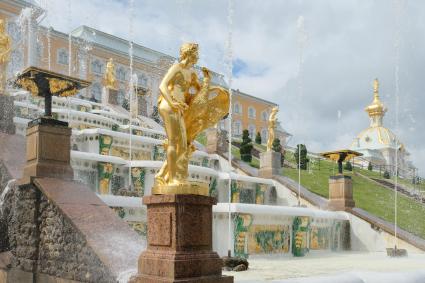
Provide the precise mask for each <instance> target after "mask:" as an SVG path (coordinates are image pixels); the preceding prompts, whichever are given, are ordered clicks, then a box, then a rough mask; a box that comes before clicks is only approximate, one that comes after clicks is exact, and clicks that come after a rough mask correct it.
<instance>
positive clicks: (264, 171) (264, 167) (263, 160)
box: [258, 151, 282, 178]
mask: <svg viewBox="0 0 425 283" xmlns="http://www.w3.org/2000/svg"><path fill="white" fill-rule="evenodd" d="M281 169H282V166H281V153H280V152H275V151H266V152H262V153H260V169H259V170H258V176H259V177H262V178H272V177H273V175H280V173H281V172H280V170H281Z"/></svg>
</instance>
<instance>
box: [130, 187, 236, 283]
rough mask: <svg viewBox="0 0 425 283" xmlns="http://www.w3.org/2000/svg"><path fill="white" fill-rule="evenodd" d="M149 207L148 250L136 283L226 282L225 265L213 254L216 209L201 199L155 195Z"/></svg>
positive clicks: (229, 279)
mask: <svg viewBox="0 0 425 283" xmlns="http://www.w3.org/2000/svg"><path fill="white" fill-rule="evenodd" d="M143 202H144V204H146V205H147V214H148V215H147V216H148V236H147V241H148V247H147V250H146V251H145V252H143V253H142V254H141V255H140V258H139V265H138V266H139V272H138V275H136V276H134V277H132V279H131V280H130V282H132V283H159V282H204V283H213V282H226V283H233V277H227V276H222V275H221V270H222V266H223V262H222V260H221V259H220V257H219V256H218V255H217V253H215V252H214V251H212V206H213V205H214V204H215V203H216V200H215V198H212V197H208V196H200V195H151V196H147V197H144V198H143Z"/></svg>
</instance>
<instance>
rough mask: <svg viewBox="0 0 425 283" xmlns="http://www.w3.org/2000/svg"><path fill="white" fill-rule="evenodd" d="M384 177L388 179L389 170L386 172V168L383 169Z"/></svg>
mask: <svg viewBox="0 0 425 283" xmlns="http://www.w3.org/2000/svg"><path fill="white" fill-rule="evenodd" d="M384 178H385V179H389V178H390V172H388V171H387V170H385V172H384Z"/></svg>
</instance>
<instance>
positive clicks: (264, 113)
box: [261, 111, 269, 121]
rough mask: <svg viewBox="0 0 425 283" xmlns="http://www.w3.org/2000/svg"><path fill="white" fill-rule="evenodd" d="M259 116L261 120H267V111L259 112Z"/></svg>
mask: <svg viewBox="0 0 425 283" xmlns="http://www.w3.org/2000/svg"><path fill="white" fill-rule="evenodd" d="M261 118H262V119H263V121H267V120H268V119H269V113H267V111H263V112H262V113H261Z"/></svg>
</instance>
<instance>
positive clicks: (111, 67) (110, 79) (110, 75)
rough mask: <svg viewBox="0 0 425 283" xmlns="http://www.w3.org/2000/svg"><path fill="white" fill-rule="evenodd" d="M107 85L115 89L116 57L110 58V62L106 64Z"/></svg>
mask: <svg viewBox="0 0 425 283" xmlns="http://www.w3.org/2000/svg"><path fill="white" fill-rule="evenodd" d="M104 79H105V86H106V88H109V89H115V88H116V87H115V85H116V79H115V64H114V59H112V58H109V60H108V63H107V64H106V71H105V77H104Z"/></svg>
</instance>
